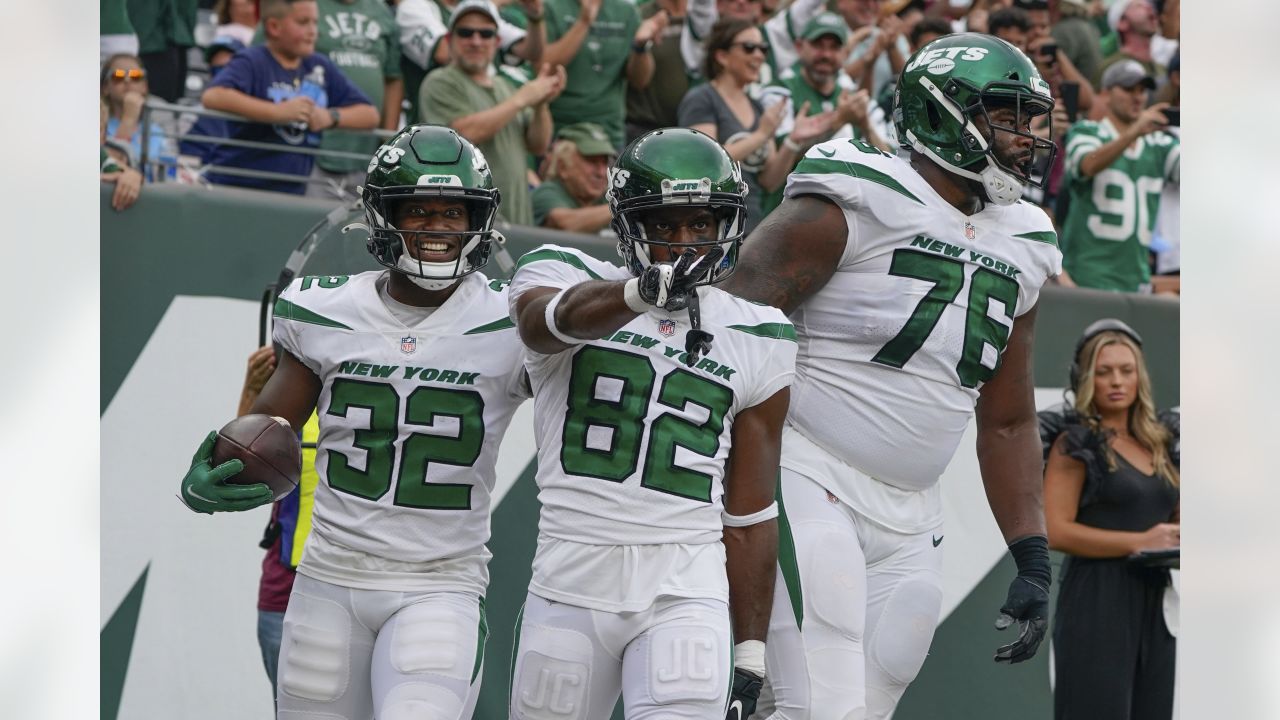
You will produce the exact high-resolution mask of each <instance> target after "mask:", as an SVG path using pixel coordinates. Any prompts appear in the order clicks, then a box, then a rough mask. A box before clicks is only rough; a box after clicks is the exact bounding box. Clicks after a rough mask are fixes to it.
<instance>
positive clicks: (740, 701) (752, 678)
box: [724, 668, 764, 720]
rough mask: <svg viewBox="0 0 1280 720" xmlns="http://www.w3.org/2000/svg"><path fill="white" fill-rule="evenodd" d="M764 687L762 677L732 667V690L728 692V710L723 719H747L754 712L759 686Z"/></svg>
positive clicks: (758, 696)
mask: <svg viewBox="0 0 1280 720" xmlns="http://www.w3.org/2000/svg"><path fill="white" fill-rule="evenodd" d="M762 687H764V678H762V677H760V676H758V675H754V674H752V673H749V672H747V671H746V670H743V669H742V668H734V669H733V691H732V692H731V693H730V694H729V712H727V713H725V716H724V719H725V720H747V718H749V717H751V716H752V715H753V714H755V711H756V702H757V701H758V700H759V699H760V688H762Z"/></svg>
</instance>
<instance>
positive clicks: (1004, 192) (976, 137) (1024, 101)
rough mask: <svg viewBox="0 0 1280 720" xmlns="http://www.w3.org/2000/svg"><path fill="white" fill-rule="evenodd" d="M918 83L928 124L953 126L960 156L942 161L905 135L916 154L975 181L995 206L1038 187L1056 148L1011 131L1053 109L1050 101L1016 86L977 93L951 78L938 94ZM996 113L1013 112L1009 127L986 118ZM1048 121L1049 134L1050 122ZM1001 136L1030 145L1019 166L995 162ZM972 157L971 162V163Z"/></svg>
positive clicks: (996, 85) (912, 134)
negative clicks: (960, 147) (977, 121)
mask: <svg viewBox="0 0 1280 720" xmlns="http://www.w3.org/2000/svg"><path fill="white" fill-rule="evenodd" d="M919 83H920V85H921V86H922V87H923V88H924V90H925V91H926V93H927V94H926V95H925V103H926V104H925V110H926V114H927V116H928V118H929V119H930V124H932V125H933V126H934V127H935V128H936V127H939V126H940V125H941V124H942V123H943V122H945V121H946V120H947V119H949V120H951V121H953V122H955V123H957V124H958V125H959V126H960V128H961V132H960V137H961V140H960V141H961V143H962V145H963V150H964V155H961V154H960V153H956V154H955V155H954V156H953V157H950V158H948V157H947V156H946V155H945V153H944V154H939V153H937V152H934V151H933V150H932V149H930V148H929V147H928V145H927V144H926V143H925V142H923V141H922V140H921V139H920V138H918V137H917V136H916V134H915V132H914V131H912V130H910V129H908V130H907V131H906V133H905V134H906V136H907V139H908V141H909V142H910V144H911V147H912V148H913V149H914V150H916V152H919V153H921V154H923V155H925V156H927V157H928V158H929V159H930V160H932V161H933V162H934V163H935V164H937V165H939V166H940V167H942V168H943V169H944V170H947V171H948V172H951V173H953V174H956V175H959V176H961V177H964V178H968V179H970V180H974V181H976V182H977V183H979V184H980V185H981V187H982V189H983V191H984V194H985V195H986V197H987V199H988V200H990V201H991V202H993V203H995V204H997V205H1011V204H1013V203H1015V202H1017V201H1018V199H1019V198H1021V197H1022V192H1023V189H1024V188H1025V187H1026V186H1032V187H1044V184H1045V182H1046V181H1047V179H1048V174H1049V171H1050V170H1051V169H1052V167H1053V160H1054V156H1055V154H1056V153H1057V146H1056V145H1054V144H1053V143H1052V142H1051V141H1049V140H1046V139H1044V138H1041V137H1039V136H1038V135H1036V134H1034V133H1032V132H1030V131H1026V130H1022V129H1020V128H1019V127H1016V125H1018V124H1020V123H1019V121H1020V120H1022V119H1023V118H1027V120H1028V122H1030V120H1031V119H1032V118H1035V117H1037V116H1040V115H1045V114H1048V113H1050V112H1051V111H1052V109H1053V101H1052V99H1050V98H1048V97H1042V96H1040V95H1035V94H1032V93H1029V92H1028V91H1027V90H1026V88H1025V87H1024V86H1023V85H1022V84H1020V83H1018V82H1012V81H1011V82H1000V81H996V82H992V83H989V84H988V85H987V86H986V87H984V88H982V89H981V90H979V89H978V88H976V87H973V86H972V85H970V84H969V83H967V82H965V81H963V80H960V79H957V78H950V79H948V80H947V81H946V82H945V83H944V84H943V86H942V87H941V88H939V87H938V86H936V85H935V84H934V83H933V82H932V81H931V80H930V79H929V78H927V77H921V78H920V79H919ZM1002 108H1007V109H1009V110H1012V111H1013V113H1014V118H1015V125H1014V126H1010V125H1005V124H1001V123H997V122H995V121H993V120H992V119H991V112H992V111H995V110H998V109H1002ZM942 113H946V115H947V116H949V118H944V117H943V115H942ZM977 118H982V120H983V124H985V125H986V127H987V132H986V133H983V132H982V130H981V129H980V128H979V127H978V125H977V124H975V123H974V120H975V119H977ZM1048 121H1049V123H1050V130H1051V131H1052V118H1049V119H1048ZM1001 133H1009V134H1011V135H1013V136H1017V137H1025V138H1029V139H1030V140H1031V147H1030V148H1029V150H1028V154H1027V156H1026V157H1025V158H1024V159H1022V161H1021V162H1017V163H1014V162H1011V161H1009V160H1008V159H1006V160H1002V159H1001V158H1000V157H999V155H998V154H997V152H996V148H997V146H998V145H1002V144H1003V143H1001V142H998V139H999V136H1000V134H1001ZM1050 134H1051V135H1052V132H1050ZM975 154H976V155H977V157H976V158H974V157H973V156H974V155H975ZM965 156H969V157H970V158H971V159H970V160H969V161H968V162H964V164H963V165H962V164H959V162H963V159H962V158H963V157H965ZM957 161H959V162H957Z"/></svg>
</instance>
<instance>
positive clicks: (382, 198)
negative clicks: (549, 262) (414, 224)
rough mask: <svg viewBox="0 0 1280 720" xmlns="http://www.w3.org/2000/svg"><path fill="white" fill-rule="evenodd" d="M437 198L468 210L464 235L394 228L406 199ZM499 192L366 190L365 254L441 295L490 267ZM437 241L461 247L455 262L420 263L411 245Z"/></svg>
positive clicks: (404, 188) (412, 188) (413, 188)
mask: <svg viewBox="0 0 1280 720" xmlns="http://www.w3.org/2000/svg"><path fill="white" fill-rule="evenodd" d="M422 197H440V198H447V199H453V200H459V201H461V202H462V203H463V204H464V205H465V206H466V208H467V229H466V230H460V231H455V230H405V229H401V228H398V227H396V226H395V223H394V217H395V214H394V210H395V208H396V206H397V204H398V203H402V202H404V201H405V200H407V199H410V198H422ZM498 197H499V196H498V191H497V190H484V189H475V188H463V187H455V186H450V187H419V186H397V187H390V188H366V189H365V193H364V208H365V217H366V219H367V221H368V225H369V228H370V239H369V252H371V253H372V254H373V256H374V257H375V258H376V259H377V261H378V263H379V264H381V265H383V266H386V267H389V268H391V269H393V270H396V271H398V272H401V273H403V274H404V275H406V276H407V277H408V278H409V280H410V281H411V282H413V283H414V284H415V285H417V286H419V287H421V288H423V289H424V290H432V291H437V290H444V289H447V288H449V287H450V286H452V285H453V284H454V283H456V282H457V281H458V279H459V278H462V277H464V276H466V275H469V274H471V273H473V272H475V271H477V270H479V269H480V268H482V267H484V265H485V264H486V263H487V262H488V261H489V256H490V254H491V252H492V250H493V241H494V237H495V235H496V233H495V231H494V230H493V221H494V218H495V216H496V214H497V209H498ZM431 238H440V239H441V240H442V241H444V242H449V243H453V242H460V243H461V248H460V250H459V252H458V254H457V256H456V257H454V259H452V260H448V261H444V262H430V261H424V260H419V259H418V258H416V257H414V254H413V253H412V252H410V247H411V245H414V244H421V243H423V242H430V240H431Z"/></svg>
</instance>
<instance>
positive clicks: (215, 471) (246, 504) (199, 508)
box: [181, 431, 274, 513]
mask: <svg viewBox="0 0 1280 720" xmlns="http://www.w3.org/2000/svg"><path fill="white" fill-rule="evenodd" d="M217 437H218V433H217V432H216V431H213V432H210V433H209V435H208V437H206V438H205V439H204V442H202V443H200V449H199V450H196V454H195V455H194V456H193V457H192V458H191V469H190V470H188V471H187V475H186V477H184V478H182V495H181V497H182V502H184V503H186V505H187V507H189V508H191V509H192V510H194V511H196V512H199V513H215V512H234V511H239V510H251V509H253V508H256V507H258V506H259V505H266V504H267V503H269V502H271V499H272V497H273V496H274V495H273V493H272V492H271V488H269V487H267V486H266V485H263V484H262V483H256V484H254V485H228V484H226V482H225V481H226V479H227V478H229V477H231V476H232V475H235V474H236V473H238V472H240V471H241V470H243V469H244V463H242V462H240V461H239V460H228V461H226V462H224V463H222V464H221V465H219V466H217V467H212V466H210V463H211V462H212V461H213V443H214V441H215V440H216V439H217Z"/></svg>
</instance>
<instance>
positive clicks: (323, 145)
mask: <svg viewBox="0 0 1280 720" xmlns="http://www.w3.org/2000/svg"><path fill="white" fill-rule="evenodd" d="M317 9H318V10H319V13H320V15H319V22H318V24H317V27H316V30H317V35H316V52H318V53H320V54H322V55H324V56H326V57H328V58H329V59H330V60H331V61H333V64H334V65H337V66H338V69H340V70H342V74H343V75H346V76H347V79H348V80H350V81H351V82H352V83H353V84H354V85H355V86H356V87H358V88H360V91H361V92H363V93H364V94H365V96H367V97H368V98H369V102H370V103H372V104H373V106H374V107H375V108H377V109H378V113H379V118H380V122H379V127H381V128H382V129H383V130H390V131H393V132H394V131H396V130H399V129H400V105H401V103H402V102H403V100H404V83H403V82H402V81H401V79H400V33H399V30H397V28H396V22H395V18H394V17H392V15H391V11H390V10H389V9H388V8H387V4H386V3H385V2H382V0H317ZM379 144H380V142H379V140H378V139H377V138H375V137H370V136H369V134H368V133H352V132H349V131H344V130H330V131H328V132H326V133H324V135H323V136H322V137H321V140H320V149H321V150H338V151H342V152H351V153H357V154H360V155H363V156H365V159H364V160H359V159H354V158H333V157H324V156H319V157H317V158H316V163H315V166H314V167H313V168H312V170H311V176H312V177H313V178H326V179H328V180H329V181H330V183H311V184H309V185H308V186H307V194H308V195H311V196H316V197H334V196H335V195H337V196H338V197H355V189H356V186H357V185H360V184H362V183H363V182H364V178H365V172H366V170H367V169H368V165H369V160H368V156H370V155H373V153H374V151H376V150H377V149H378V145H379Z"/></svg>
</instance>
